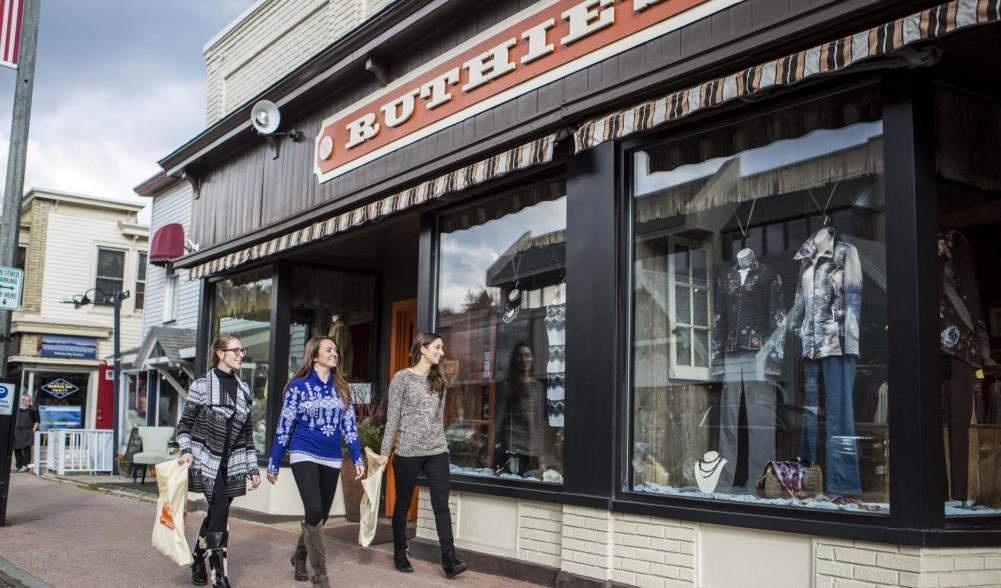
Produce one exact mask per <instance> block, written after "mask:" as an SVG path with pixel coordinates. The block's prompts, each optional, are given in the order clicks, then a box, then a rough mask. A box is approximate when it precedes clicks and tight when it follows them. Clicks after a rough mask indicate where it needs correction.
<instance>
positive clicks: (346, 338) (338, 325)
mask: <svg viewBox="0 0 1001 588" xmlns="http://www.w3.org/2000/svg"><path fill="white" fill-rule="evenodd" d="M327 336H328V337H330V338H331V339H333V340H334V344H335V345H337V349H338V351H339V352H340V366H339V371H340V372H341V375H343V376H344V378H345V379H350V378H351V373H352V372H351V370H352V368H353V367H354V357H355V352H354V345H353V344H352V343H351V329H349V328H348V325H347V323H345V322H344V319H342V318H341V315H340V313H337V312H335V313H334V314H333V316H331V317H330V329H329V330H328V331H327Z"/></svg>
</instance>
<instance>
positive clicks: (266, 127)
mask: <svg viewBox="0 0 1001 588" xmlns="http://www.w3.org/2000/svg"><path fill="white" fill-rule="evenodd" d="M281 121H282V115H281V113H279V112H278V107H277V106H275V103H274V102H272V101H270V100H261V101H259V102H258V103H257V104H255V105H254V108H253V109H251V111H250V123H251V124H253V125H254V130H256V131H257V132H258V133H260V134H262V135H270V134H272V133H274V132H275V131H277V130H278V125H279V124H281Z"/></svg>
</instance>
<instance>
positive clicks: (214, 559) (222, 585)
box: [205, 533, 230, 588]
mask: <svg viewBox="0 0 1001 588" xmlns="http://www.w3.org/2000/svg"><path fill="white" fill-rule="evenodd" d="M228 536H229V533H206V535H205V542H206V543H208V552H209V568H210V569H211V570H212V588H230V586H229V578H228V577H227V576H226V543H227V541H228V539H229V537H228Z"/></svg>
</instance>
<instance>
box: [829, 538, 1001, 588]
mask: <svg viewBox="0 0 1001 588" xmlns="http://www.w3.org/2000/svg"><path fill="white" fill-rule="evenodd" d="M814 555H815V562H816V568H815V569H816V574H817V575H816V586H817V588H875V587H878V586H904V587H907V588H912V587H913V588H932V587H945V586H1001V549H998V548H988V549H969V548H957V549H931V548H918V547H898V546H896V545H882V544H878V543H867V542H864V541H836V540H832V539H817V541H816V545H815V551H814Z"/></svg>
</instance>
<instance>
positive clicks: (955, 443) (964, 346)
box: [938, 231, 993, 501]
mask: <svg viewBox="0 0 1001 588" xmlns="http://www.w3.org/2000/svg"><path fill="white" fill-rule="evenodd" d="M938 259H939V262H940V263H941V264H942V294H941V298H940V299H939V315H940V316H941V336H940V338H939V339H940V344H941V347H942V354H943V359H944V361H943V368H944V372H943V374H942V378H943V384H944V386H943V388H944V389H943V392H944V394H945V400H946V402H945V407H946V416H947V422H948V424H949V447H948V451H949V470H950V471H949V475H950V480H951V488H950V495H951V496H952V498H953V499H954V500H963V501H965V500H967V499H968V498H976V497H975V496H968V495H967V494H968V486H969V451H970V441H969V432H968V431H969V428H970V419H971V417H972V415H973V398H974V391H975V390H976V388H977V378H976V371H977V370H978V369H980V368H982V367H984V365H985V364H986V363H993V362H991V361H990V355H991V350H990V339H989V338H988V335H987V325H986V324H985V323H984V318H983V311H982V310H981V305H980V290H979V286H978V284H977V274H976V269H975V267H974V264H973V250H972V248H971V247H970V243H969V242H968V241H967V240H966V237H965V236H964V235H963V233H961V232H960V231H946V232H943V233H941V234H939V236H938Z"/></svg>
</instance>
